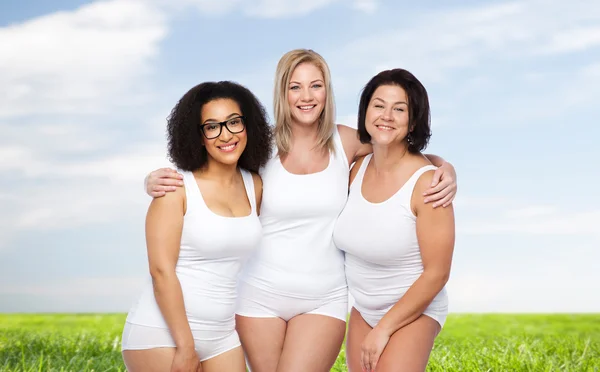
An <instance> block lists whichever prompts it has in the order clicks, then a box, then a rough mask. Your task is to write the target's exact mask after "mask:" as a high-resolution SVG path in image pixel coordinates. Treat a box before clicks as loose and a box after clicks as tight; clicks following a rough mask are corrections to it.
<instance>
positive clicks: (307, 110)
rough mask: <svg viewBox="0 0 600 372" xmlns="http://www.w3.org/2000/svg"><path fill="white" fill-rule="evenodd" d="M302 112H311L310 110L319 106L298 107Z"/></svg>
mask: <svg viewBox="0 0 600 372" xmlns="http://www.w3.org/2000/svg"><path fill="white" fill-rule="evenodd" d="M296 107H298V109H299V110H300V111H302V112H309V111H310V110H312V109H314V108H315V107H317V105H304V106H296Z"/></svg>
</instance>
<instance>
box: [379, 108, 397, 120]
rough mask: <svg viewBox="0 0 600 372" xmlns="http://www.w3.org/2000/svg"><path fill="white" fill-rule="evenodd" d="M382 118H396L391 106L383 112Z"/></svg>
mask: <svg viewBox="0 0 600 372" xmlns="http://www.w3.org/2000/svg"><path fill="white" fill-rule="evenodd" d="M381 120H385V121H392V120H394V117H393V116H392V108H391V107H388V108H386V109H384V110H383V112H382V113H381Z"/></svg>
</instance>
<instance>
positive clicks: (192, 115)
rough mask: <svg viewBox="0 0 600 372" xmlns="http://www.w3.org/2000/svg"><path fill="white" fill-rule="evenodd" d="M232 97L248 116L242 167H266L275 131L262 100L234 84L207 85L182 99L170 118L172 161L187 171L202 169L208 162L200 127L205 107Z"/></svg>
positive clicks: (168, 130)
mask: <svg viewBox="0 0 600 372" xmlns="http://www.w3.org/2000/svg"><path fill="white" fill-rule="evenodd" d="M220 98H229V99H232V100H234V101H235V102H237V104H238V105H239V106H240V109H241V110H242V112H241V114H242V115H243V116H244V118H245V120H244V123H245V126H246V131H247V136H248V143H247V145H246V148H245V149H244V152H243V153H242V156H241V157H240V160H239V161H238V165H239V166H240V167H241V168H244V169H247V170H249V171H252V172H258V170H259V169H260V168H261V167H262V166H263V165H265V164H266V162H267V160H269V157H270V156H271V148H272V130H271V127H270V125H269V122H268V119H267V112H266V110H265V108H264V106H263V105H262V104H261V103H260V101H259V100H258V98H256V96H255V95H254V94H253V93H252V92H251V91H250V90H248V89H247V88H246V87H244V86H242V85H240V84H238V83H234V82H231V81H219V82H205V83H202V84H199V85H196V86H195V87H193V88H192V89H190V90H189V91H188V92H187V93H186V94H184V95H183V97H181V99H180V100H179V102H177V104H176V105H175V107H174V108H173V110H172V111H171V114H170V115H169V117H168V118H167V138H168V150H169V158H170V160H171V162H172V163H173V164H175V166H177V167H178V168H179V169H182V170H185V171H194V170H197V169H199V168H202V167H203V166H204V165H205V164H206V162H207V161H208V153H207V151H206V148H205V147H204V146H202V137H201V134H200V131H199V130H198V127H199V126H200V124H201V121H202V120H201V117H200V116H201V112H202V107H203V106H204V105H205V104H206V103H208V102H210V101H213V100H215V99H220Z"/></svg>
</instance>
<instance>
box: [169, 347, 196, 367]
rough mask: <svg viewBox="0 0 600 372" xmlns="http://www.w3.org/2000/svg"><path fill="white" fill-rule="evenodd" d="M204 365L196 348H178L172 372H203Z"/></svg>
mask: <svg viewBox="0 0 600 372" xmlns="http://www.w3.org/2000/svg"><path fill="white" fill-rule="evenodd" d="M201 371H202V365H201V364H200V359H199V358H198V354H196V350H194V348H184V349H183V348H177V349H176V350H175V357H174V358H173V364H172V365H171V372H201Z"/></svg>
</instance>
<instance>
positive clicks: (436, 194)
mask: <svg viewBox="0 0 600 372" xmlns="http://www.w3.org/2000/svg"><path fill="white" fill-rule="evenodd" d="M452 185H453V182H452V179H449V178H448V179H443V180H442V181H441V182H440V183H438V185H437V186H436V187H432V188H429V189H427V190H426V191H425V192H424V193H423V195H424V196H429V197H428V198H425V203H429V202H431V201H436V200H440V199H441V198H443V197H444V196H446V195H447V194H448V192H450V191H451V190H452V189H451V188H450V189H449V187H451V186H452ZM440 193H441V195H440Z"/></svg>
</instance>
